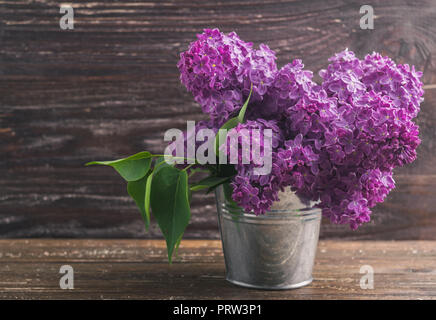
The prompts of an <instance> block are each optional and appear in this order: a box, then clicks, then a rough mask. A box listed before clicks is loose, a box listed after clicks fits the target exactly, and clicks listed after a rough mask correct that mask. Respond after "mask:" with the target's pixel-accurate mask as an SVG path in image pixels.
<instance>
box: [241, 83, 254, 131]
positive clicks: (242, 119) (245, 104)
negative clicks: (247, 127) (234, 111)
mask: <svg viewBox="0 0 436 320" xmlns="http://www.w3.org/2000/svg"><path fill="white" fill-rule="evenodd" d="M251 92H253V84H251V87H250V94H249V95H248V98H247V100H245V103H244V105H243V106H242V108H241V110H240V111H239V114H238V121H239V123H243V122H244V117H245V111H246V110H247V106H248V102H249V101H250V98H251Z"/></svg>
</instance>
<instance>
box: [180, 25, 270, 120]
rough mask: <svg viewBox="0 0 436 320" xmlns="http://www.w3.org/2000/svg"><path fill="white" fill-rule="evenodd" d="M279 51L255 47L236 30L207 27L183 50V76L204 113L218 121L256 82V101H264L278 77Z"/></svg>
mask: <svg viewBox="0 0 436 320" xmlns="http://www.w3.org/2000/svg"><path fill="white" fill-rule="evenodd" d="M275 59H276V57H275V54H274V52H273V51H272V50H270V49H269V48H268V46H266V45H261V46H260V47H259V49H253V45H252V44H251V43H247V42H244V41H242V40H241V39H239V37H238V36H237V34H236V33H235V32H231V33H229V34H228V35H224V34H222V33H221V32H219V30H218V29H213V30H210V29H206V30H205V31H204V33H203V34H200V35H198V40H197V41H195V42H192V43H191V44H190V46H189V49H188V50H187V51H185V52H183V53H181V54H180V61H179V63H178V65H177V66H178V68H179V70H180V80H181V82H182V83H183V84H184V85H185V86H186V88H187V89H188V91H189V92H191V93H192V94H193V95H194V98H195V100H196V101H197V102H198V103H199V104H200V105H201V107H202V110H203V112H204V113H207V114H209V115H210V117H211V120H212V121H214V122H216V123H217V124H222V123H223V121H224V120H225V119H227V118H229V116H230V115H231V114H232V113H233V112H234V111H235V110H237V109H240V108H241V107H242V104H243V103H244V101H245V99H246V98H247V96H248V94H249V91H250V87H251V84H253V95H252V98H251V101H252V102H255V101H262V100H263V96H264V95H265V93H266V91H267V89H268V87H269V86H270V85H271V83H272V81H273V80H274V76H275V73H276V71H277V66H276V63H275Z"/></svg>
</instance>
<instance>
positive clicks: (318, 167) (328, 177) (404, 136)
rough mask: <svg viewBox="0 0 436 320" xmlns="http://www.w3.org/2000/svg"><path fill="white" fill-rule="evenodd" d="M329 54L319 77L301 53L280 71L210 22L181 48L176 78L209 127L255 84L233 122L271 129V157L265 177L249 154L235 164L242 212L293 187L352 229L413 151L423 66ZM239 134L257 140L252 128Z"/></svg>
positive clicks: (258, 210)
mask: <svg viewBox="0 0 436 320" xmlns="http://www.w3.org/2000/svg"><path fill="white" fill-rule="evenodd" d="M329 62H330V64H329V65H328V67H327V68H326V69H325V70H321V71H320V73H319V74H320V76H321V78H322V83H321V84H320V85H318V84H316V83H315V82H313V81H312V72H310V71H308V70H305V69H304V65H303V64H302V62H301V60H295V61H293V62H292V63H290V64H287V65H285V66H284V67H282V68H281V69H279V70H278V69H277V67H276V64H275V55H274V52H273V51H271V50H270V49H269V48H268V47H267V46H265V45H261V46H260V48H259V49H255V48H253V46H252V44H251V43H246V42H243V41H242V40H240V39H239V38H238V36H237V35H236V34H235V33H230V34H228V35H224V34H222V33H221V32H219V30H217V29H214V30H205V31H204V33H203V34H201V35H199V36H198V40H197V41H195V42H193V43H191V45H190V47H189V49H188V50H187V51H186V52H184V53H182V54H181V59H180V62H179V64H178V67H179V70H180V72H181V77H180V78H181V81H182V83H183V84H184V85H185V86H186V88H187V89H188V90H189V91H190V92H191V93H192V94H193V95H194V97H195V99H196V101H197V102H198V103H199V104H200V105H201V107H202V109H203V112H205V113H207V114H208V115H209V116H210V120H209V122H208V125H207V126H208V127H209V128H214V130H218V128H219V127H220V126H221V125H222V124H223V123H224V122H225V121H227V120H228V119H229V118H230V117H233V116H235V115H236V114H237V112H238V111H239V109H240V107H241V105H242V104H243V102H244V101H245V99H246V98H247V96H248V93H249V88H250V86H251V84H253V97H252V99H250V103H249V105H248V109H247V113H246V119H247V120H246V122H245V123H243V124H239V125H238V127H237V128H236V130H237V131H238V132H240V131H241V130H246V131H247V132H249V133H250V132H251V130H253V129H260V130H264V129H271V130H272V132H273V143H272V159H273V163H272V170H271V173H270V174H268V175H255V174H254V169H255V168H256V167H257V166H258V164H257V163H256V161H254V160H255V159H252V160H253V161H252V162H251V163H250V164H244V163H241V162H240V163H239V164H238V165H236V166H235V167H236V170H237V174H236V176H235V177H234V178H233V180H232V182H231V186H232V188H233V195H232V196H233V200H234V201H236V202H237V203H238V204H239V205H240V206H241V207H243V208H244V209H245V210H246V211H247V212H253V213H255V214H262V213H265V212H266V211H268V210H269V209H270V208H271V205H272V203H273V202H274V201H277V200H278V192H279V191H280V190H283V189H284V188H286V187H290V188H291V189H292V190H294V191H295V192H297V193H298V194H300V195H302V196H305V197H308V198H311V199H313V200H319V201H320V202H319V206H320V207H321V208H322V210H323V214H324V215H325V216H327V217H329V218H330V219H331V221H332V222H334V223H340V224H344V223H345V224H349V225H350V226H351V228H353V229H356V228H357V227H358V226H359V225H361V224H362V223H364V222H368V221H369V220H370V214H371V210H370V208H372V207H374V206H375V205H376V204H377V203H379V202H382V201H383V200H384V199H385V197H386V196H387V194H388V193H389V192H390V190H392V189H393V188H394V187H395V184H394V180H393V177H392V175H393V169H394V168H395V167H398V166H403V165H404V164H407V163H410V162H412V161H414V160H415V159H416V148H417V146H418V145H419V143H420V139H419V137H418V134H419V132H418V126H417V125H416V124H414V122H413V119H414V118H415V117H416V116H417V114H418V112H419V106H420V103H421V102H422V101H423V98H422V96H423V94H424V91H423V84H422V82H421V80H420V77H421V76H422V73H421V72H417V71H415V68H414V67H413V66H412V67H409V66H408V65H397V64H395V63H394V61H392V60H391V59H390V58H388V57H382V56H381V55H380V54H378V53H373V54H370V55H367V56H366V57H365V58H364V59H362V60H360V59H358V58H357V57H356V56H355V55H354V53H353V52H352V51H348V50H345V51H343V52H340V53H338V54H336V55H335V56H334V57H332V58H330V59H329ZM240 139H242V140H243V139H249V143H251V144H253V143H258V142H254V141H253V139H252V136H251V135H250V134H249V135H248V136H247V137H244V136H242V137H240ZM242 140H239V141H238V144H239V145H243V143H242V142H243V141H242ZM260 143H261V142H260ZM262 147H263V145H262V143H261V149H262Z"/></svg>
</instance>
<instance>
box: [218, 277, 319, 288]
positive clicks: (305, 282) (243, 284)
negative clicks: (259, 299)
mask: <svg viewBox="0 0 436 320" xmlns="http://www.w3.org/2000/svg"><path fill="white" fill-rule="evenodd" d="M226 280H227V281H228V282H230V283H232V284H235V285H237V286H240V287H245V288H251V289H261V290H290V289H297V288H301V287H304V286H307V285H308V284H310V283H312V281H313V278H310V279H308V280H306V281H303V282H299V283H294V284H291V285H287V286H273V287H269V286H257V285H253V284H250V283H245V282H241V281H237V280H232V279H228V278H226Z"/></svg>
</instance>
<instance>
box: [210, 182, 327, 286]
mask: <svg viewBox="0 0 436 320" xmlns="http://www.w3.org/2000/svg"><path fill="white" fill-rule="evenodd" d="M228 188H229V187H228V186H224V187H223V186H220V187H218V188H217V189H216V191H215V194H216V201H217V209H218V221H219V226H220V232H221V240H222V244H223V251H224V259H225V264H226V278H227V280H228V281H230V282H231V283H234V284H236V285H240V286H244V287H250V288H259V289H268V290H280V289H294V288H299V287H302V286H305V285H308V284H309V283H311V282H312V268H313V264H314V260H315V253H316V248H317V245H318V236H319V227H320V220H321V210H320V209H318V208H313V205H314V204H315V203H314V202H310V201H307V200H304V199H301V198H299V197H297V196H296V195H295V193H294V192H292V191H290V190H289V191H287V192H284V193H281V194H280V195H279V197H280V201H279V202H276V203H275V204H274V206H273V208H272V210H271V211H270V212H267V213H266V214H265V215H259V216H256V215H254V214H247V213H244V212H243V211H242V210H241V209H240V208H239V207H238V206H237V205H236V204H235V203H234V202H233V200H231V197H230V195H229V191H228ZM226 194H227V196H226Z"/></svg>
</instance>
